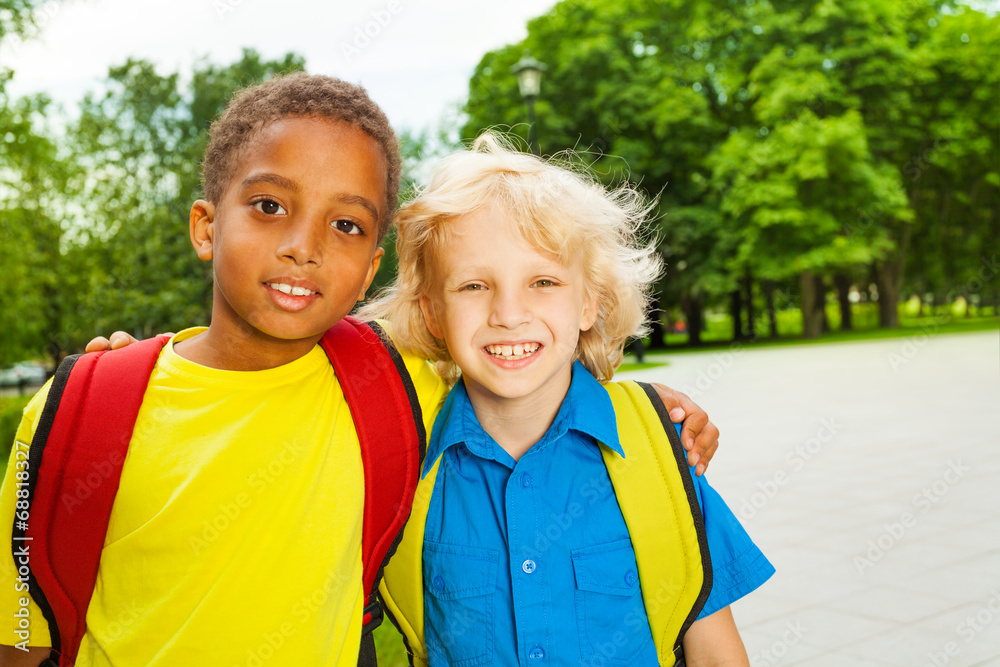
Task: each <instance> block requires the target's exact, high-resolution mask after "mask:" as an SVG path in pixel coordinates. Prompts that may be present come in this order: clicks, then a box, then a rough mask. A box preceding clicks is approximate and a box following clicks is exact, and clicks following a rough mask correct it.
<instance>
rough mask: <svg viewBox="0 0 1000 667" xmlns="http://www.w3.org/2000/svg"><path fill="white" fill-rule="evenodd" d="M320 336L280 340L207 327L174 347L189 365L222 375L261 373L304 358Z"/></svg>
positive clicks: (257, 333) (260, 334) (258, 333)
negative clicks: (221, 371) (213, 370)
mask: <svg viewBox="0 0 1000 667" xmlns="http://www.w3.org/2000/svg"><path fill="white" fill-rule="evenodd" d="M320 338H322V336H315V337H312V338H303V339H300V340H294V341H289V340H281V339H278V338H272V337H270V336H266V335H264V334H262V333H260V332H259V331H254V332H253V333H251V334H244V335H240V334H237V335H232V334H230V333H228V332H227V333H224V332H220V331H219V330H218V329H213V327H211V326H209V327H208V331H205V332H204V333H202V334H199V335H197V336H195V337H194V338H189V339H188V340H185V341H181V342H180V343H177V344H176V345H174V351H175V352H176V353H177V354H179V355H180V356H182V357H184V358H185V359H187V360H188V361H193V362H194V363H196V364H201V365H202V366H208V367H209V368H217V369H219V370H224V371H264V370H268V369H270V368H277V367H278V366H283V365H285V364H288V363H291V362H293V361H295V360H296V359H299V358H301V357H304V356H305V355H306V354H308V353H309V351H310V350H311V349H313V347H314V346H315V345H316V343H318V342H319V339H320Z"/></svg>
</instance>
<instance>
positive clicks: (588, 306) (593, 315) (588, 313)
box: [580, 294, 600, 331]
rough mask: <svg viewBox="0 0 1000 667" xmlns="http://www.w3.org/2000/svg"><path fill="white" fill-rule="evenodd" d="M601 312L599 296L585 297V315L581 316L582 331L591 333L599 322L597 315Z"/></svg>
mask: <svg viewBox="0 0 1000 667" xmlns="http://www.w3.org/2000/svg"><path fill="white" fill-rule="evenodd" d="M599 312H600V310H599V309H598V307H597V295H596V294H594V295H584V297H583V314H582V315H581V316H580V331H589V330H590V327H592V326H594V322H596V321H597V314H598V313H599Z"/></svg>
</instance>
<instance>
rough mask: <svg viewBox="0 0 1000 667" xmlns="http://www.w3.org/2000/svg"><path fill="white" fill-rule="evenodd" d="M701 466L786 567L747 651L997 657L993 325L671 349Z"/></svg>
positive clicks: (672, 377)
mask: <svg viewBox="0 0 1000 667" xmlns="http://www.w3.org/2000/svg"><path fill="white" fill-rule="evenodd" d="M666 358H667V359H668V360H669V362H670V365H669V366H667V367H665V368H655V369H650V370H645V371H634V372H629V373H622V374H620V376H619V377H623V378H624V377H627V378H631V379H638V380H645V381H656V380H659V381H662V382H664V383H667V384H669V385H670V386H673V387H676V388H680V389H684V390H685V391H687V393H689V394H690V395H691V396H692V397H693V398H695V400H697V401H698V402H699V403H700V404H701V405H702V406H703V407H704V408H705V409H706V410H708V412H709V414H710V415H711V416H712V419H713V421H715V423H716V424H718V425H719V428H720V429H721V431H722V437H721V438H720V441H721V443H722V445H721V448H720V451H719V454H718V456H717V457H716V459H715V461H713V463H712V466H711V469H710V470H709V475H708V476H709V479H710V480H711V481H712V483H713V485H714V486H715V487H716V488H717V489H719V490H720V492H721V493H722V496H723V497H724V498H725V499H726V501H727V502H728V503H729V505H730V507H732V508H733V510H734V511H735V512H736V514H737V516H739V517H740V520H741V521H742V522H743V525H744V526H745V527H746V528H747V530H748V531H749V532H750V534H751V536H752V537H753V538H754V540H755V541H756V542H757V543H758V544H759V545H760V547H761V548H762V549H763V551H764V553H765V554H766V555H767V556H768V558H770V560H771V562H772V563H774V565H775V567H776V568H777V570H778V573H777V574H776V575H775V576H774V577H773V578H772V579H771V580H770V581H768V582H767V583H766V584H764V586H763V587H761V588H760V589H759V590H758V591H756V592H755V593H753V594H751V595H750V596H748V597H747V598H745V599H744V600H742V601H740V602H739V603H737V604H735V605H734V606H733V613H734V615H735V616H736V621H737V624H738V625H739V626H740V629H741V633H742V635H743V639H744V642H745V644H746V646H747V650H748V652H749V654H750V660H751V665H752V667H763V666H769V665H836V666H838V667H839V666H854V665H857V666H867V665H896V666H899V667H924V666H928V667H931V666H933V667H943V666H944V665H950V666H969V665H1000V333H998V332H996V331H994V332H983V333H968V334H949V335H941V336H932V337H917V338H904V339H896V340H887V341H869V342H857V343H831V344H826V345H807V346H791V347H781V348H764V349H757V350H752V349H751V350H739V349H737V350H730V351H728V352H706V353H695V354H676V355H668V357H666Z"/></svg>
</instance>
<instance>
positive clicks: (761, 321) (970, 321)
mask: <svg viewBox="0 0 1000 667" xmlns="http://www.w3.org/2000/svg"><path fill="white" fill-rule="evenodd" d="M853 317H854V328H853V329H851V330H849V331H840V330H839V329H840V311H839V309H838V308H837V306H836V304H832V305H828V306H827V320H828V321H829V323H830V331H829V332H828V333H825V334H823V335H822V336H820V337H819V338H814V339H809V340H806V339H803V338H802V315H801V313H800V312H799V311H798V309H789V310H781V311H778V312H777V320H778V334H779V337H778V338H777V339H772V338H769V337H768V336H769V334H770V329H769V325H768V322H767V320H766V316H764V315H758V317H756V318H755V324H756V332H755V333H756V335H757V339H756V340H753V341H748V342H746V343H744V344H745V345H748V346H754V347H757V346H774V345H811V344H817V343H834V342H840V341H859V340H877V339H882V338H905V337H907V336H913V335H919V334H941V333H960V332H966V331H991V330H994V329H1000V318H997V317H996V316H995V315H994V314H993V313H992V311H991V309H982V310H981V311H980V312H977V313H974V314H972V315H970V316H968V317H967V316H965V315H964V314H961V315H956V314H955V313H953V312H951V311H950V309H949V308H948V307H940V308H937V309H935V310H934V312H933V313H930V312H928V313H927V314H926V315H924V316H923V317H919V316H917V315H913V314H910V313H908V312H906V310H905V306H901V307H900V313H899V324H900V326H899V328H898V329H879V328H878V306H877V304H874V303H864V304H855V306H854V309H853ZM732 321H733V320H732V318H731V317H730V316H729V314H728V313H715V314H709V315H707V316H706V318H705V331H703V332H702V345H701V346H700V347H689V346H688V335H687V334H677V333H669V334H667V336H666V342H667V348H668V350H669V352H670V353H671V354H673V353H675V352H688V351H698V350H711V349H716V348H724V347H729V346H730V345H732V338H733V324H732ZM626 359H627V360H631V359H632V357H630V356H628V355H626Z"/></svg>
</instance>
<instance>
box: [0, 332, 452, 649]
mask: <svg viewBox="0 0 1000 667" xmlns="http://www.w3.org/2000/svg"><path fill="white" fill-rule="evenodd" d="M201 331H203V329H200V328H199V329H188V330H186V331H184V332H181V333H180V334H178V335H177V336H176V337H175V338H174V339H173V340H174V341H180V340H184V339H186V338H190V337H192V336H194V335H196V334H198V333H200V332H201ZM172 342H173V341H171V343H170V344H168V345H167V346H166V347H164V350H163V352H162V353H161V355H160V358H159V360H158V361H157V364H156V367H155V369H154V370H153V373H152V375H151V377H150V382H149V387H148V389H147V391H146V394H145V396H144V399H143V404H142V408H141V409H140V411H139V415H138V417H137V420H136V425H135V431H134V433H133V436H132V441H131V443H130V446H129V450H128V456H127V458H126V460H125V465H124V468H123V470H122V478H121V485H120V487H119V490H118V494H117V496H116V498H115V504H114V507H113V509H112V511H111V517H110V524H109V526H108V534H107V538H106V540H105V544H104V549H103V551H102V554H101V562H100V567H99V571H98V577H97V583H96V586H95V589H94V597H93V599H92V600H91V603H90V607H89V609H88V611H87V634H86V635H85V637H84V639H83V642H82V644H81V647H80V653H79V658H78V661H77V665H78V667H87V666H90V665H95V666H96V665H112V664H113V665H116V666H119V667H120V666H123V665H142V666H155V665H165V666H166V665H169V666H171V667H174V666H176V665H182V664H197V665H209V664H211V665H225V666H227V667H229V666H231V665H232V666H236V665H260V664H264V663H268V664H280V665H293V664H295V665H331V666H332V665H337V666H348V665H349V666H350V667H354V666H355V665H356V664H357V659H358V642H359V637H360V632H361V617H362V609H363V600H364V596H363V594H362V585H361V578H362V565H361V529H362V510H363V506H364V472H363V468H362V462H361V454H360V450H359V447H358V437H357V433H356V432H355V429H354V424H353V421H352V419H351V415H350V411H349V408H348V407H347V404H346V402H345V401H344V398H343V394H342V393H341V390H340V386H339V384H338V382H337V378H336V376H335V375H334V372H333V367H332V366H331V365H330V363H329V361H328V360H327V358H326V355H325V353H324V352H323V350H322V348H320V347H318V346H317V347H315V348H314V349H313V350H311V351H310V352H309V353H308V354H306V355H305V356H303V357H302V358H300V359H297V360H295V361H293V362H291V363H289V364H286V365H284V366H280V367H278V368H273V369H269V370H264V371H255V372H236V371H222V370H217V369H212V368H206V367H204V366H200V365H198V364H195V363H193V362H191V361H188V360H186V359H183V358H182V357H180V356H178V355H177V354H176V353H175V352H174V350H173V348H172ZM403 358H404V360H405V361H406V365H407V368H408V370H409V372H410V375H411V377H412V379H413V382H414V386H415V388H416V390H417V394H418V396H419V398H420V401H421V407H422V409H423V416H424V421H425V426H426V428H427V430H428V432H429V431H430V427H431V425H432V423H433V419H434V415H435V413H436V412H437V408H438V406H439V404H440V401H441V400H442V399H443V397H444V395H445V393H446V388H445V387H444V385H443V383H442V382H441V380H440V379H439V378H438V377H437V375H436V374H435V373H434V372H433V370H432V369H431V367H430V365H429V364H427V362H425V361H423V360H420V359H416V358H414V357H411V356H408V355H404V356H403ZM47 389H48V387H45V388H44V389H43V390H42V391H41V392H40V393H39V395H38V396H36V397H35V399H34V400H32V402H31V403H30V404H29V405H28V407H27V408H26V409H25V413H24V419H23V420H22V423H21V426H20V428H19V430H18V434H17V440H18V442H21V443H30V442H31V437H32V434H33V433H34V430H35V428H36V426H37V422H38V419H39V416H40V414H41V411H42V408H43V407H44V402H45V395H46V393H47ZM107 400H112V401H113V400H114V396H108V397H107ZM19 450H20V451H23V448H22V447H21V446H20V445H18V444H17V443H15V446H14V449H13V451H12V455H11V462H10V464H9V465H8V467H7V475H6V477H5V479H4V483H3V489H2V491H0V517H2V518H0V544H8V545H9V544H10V540H11V524H12V522H13V512H14V501H15V497H14V488H15V479H14V476H15V469H16V465H15V458H16V456H17V452H18V451H19ZM83 492H85V490H81V493H83ZM0 552H3V555H2V557H0V644H7V645H16V644H18V643H19V642H21V641H22V637H20V636H18V635H17V634H16V633H15V632H14V631H15V630H16V629H17V621H16V619H15V616H14V613H15V612H16V611H17V610H18V609H19V608H20V605H19V601H18V600H19V598H22V597H24V596H25V595H26V594H25V593H23V592H18V591H17V590H16V586H15V584H16V568H15V566H14V562H13V558H12V556H11V553H10V549H9V548H8V549H2V550H0ZM29 615H30V632H31V636H30V639H29V641H28V645H29V646H48V645H49V633H48V627H47V624H46V622H45V619H44V618H43V617H42V615H41V611H40V609H39V608H38V607H37V606H36V605H35V604H34V603H33V602H32V603H31V604H30V606H29Z"/></svg>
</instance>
